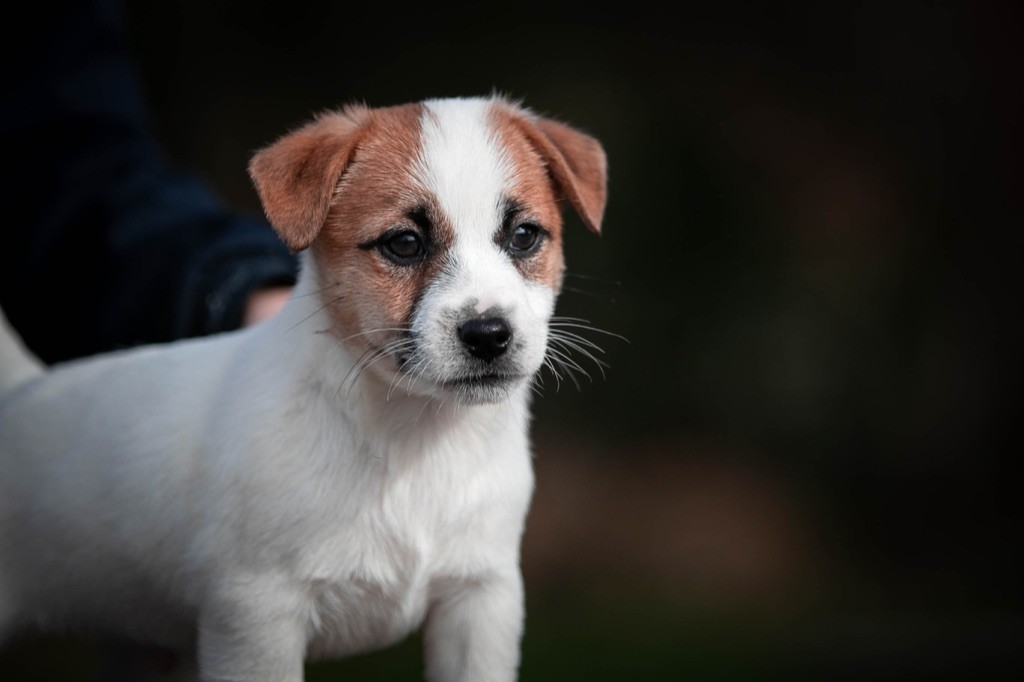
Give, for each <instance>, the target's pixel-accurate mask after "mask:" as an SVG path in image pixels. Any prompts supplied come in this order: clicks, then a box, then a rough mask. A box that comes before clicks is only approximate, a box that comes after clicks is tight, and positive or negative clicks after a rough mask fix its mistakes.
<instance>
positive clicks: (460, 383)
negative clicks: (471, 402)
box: [443, 373, 523, 389]
mask: <svg viewBox="0 0 1024 682" xmlns="http://www.w3.org/2000/svg"><path fill="white" fill-rule="evenodd" d="M522 378H523V377H522V376H521V375H518V374H498V373H488V374H474V375H471V376H465V377H458V378H457V379H449V380H447V381H445V382H443V386H444V387H445V388H451V389H458V388H491V387H501V386H508V385H510V384H512V383H515V382H516V381H519V380H520V379H522Z"/></svg>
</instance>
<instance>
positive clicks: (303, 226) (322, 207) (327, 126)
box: [249, 109, 362, 251]
mask: <svg viewBox="0 0 1024 682" xmlns="http://www.w3.org/2000/svg"><path fill="white" fill-rule="evenodd" d="M361 118H362V116H360V111H359V110H356V109H346V110H345V111H342V112H331V113H328V114H322V115H320V116H318V117H317V118H316V120H315V121H313V122H312V123H309V124H307V125H305V126H303V127H302V128H299V129H298V130H296V131H295V132H292V133H289V134H287V135H285V136H284V137H282V138H281V139H279V140H278V141H277V142H275V143H274V144H272V145H270V146H269V147H265V148H264V149H261V150H260V151H258V152H256V154H255V155H254V156H253V157H252V161H250V162H249V175H250V177H252V180H253V183H254V184H255V185H256V191H257V193H259V195H260V201H261V202H262V203H263V211H264V212H265V213H266V214H267V218H268V219H269V220H270V224H271V225H273V226H274V229H275V230H277V233H278V235H280V237H281V239H282V240H283V241H284V243H285V244H287V245H288V248H290V249H291V250H292V251H302V250H303V249H305V248H307V247H308V246H309V245H310V244H312V243H313V240H314V239H316V236H317V235H318V234H319V233H320V228H321V227H323V225H324V221H325V220H326V219H327V212H328V210H329V209H330V207H331V198H332V197H333V195H334V189H335V187H337V186H338V181H339V180H340V179H341V176H342V174H343V173H344V172H345V167H346V166H347V165H348V164H349V162H350V160H351V159H352V154H353V152H354V151H355V148H356V144H357V143H358V141H359V136H360V130H361V127H360V125H361V120H360V119H361Z"/></svg>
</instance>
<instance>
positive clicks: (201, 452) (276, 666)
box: [0, 99, 605, 682]
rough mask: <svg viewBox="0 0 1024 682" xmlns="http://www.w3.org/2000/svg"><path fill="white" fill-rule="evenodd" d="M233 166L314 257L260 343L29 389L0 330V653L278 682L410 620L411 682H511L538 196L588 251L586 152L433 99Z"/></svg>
mask: <svg viewBox="0 0 1024 682" xmlns="http://www.w3.org/2000/svg"><path fill="white" fill-rule="evenodd" d="M251 171H252V174H253V176H254V180H255V181H256V184H257V188H258V189H259V190H260V195H261V198H262V200H263V203H264V207H265V209H266V210H267V214H268V216H269V217H270V219H271V222H273V223H274V226H275V228H277V230H278V231H279V233H280V234H281V236H282V238H283V239H284V240H285V241H286V242H287V243H288V244H289V245H290V246H292V247H293V248H294V249H296V250H303V249H306V248H307V247H312V248H310V249H309V251H307V252H306V253H304V254H303V268H302V274H301V276H300V280H299V284H298V286H297V288H296V294H295V296H293V298H292V300H291V301H290V302H289V303H288V305H287V306H286V307H285V309H284V310H283V311H282V312H281V313H280V314H279V315H278V316H277V317H275V318H274V319H272V320H271V321H269V322H267V323H264V324H262V325H259V326H257V327H254V328H251V329H248V330H245V331H242V332H236V333H233V334H227V335H222V336H219V337H214V338H210V339H201V340H193V341H185V342H179V343H176V344H172V345H169V346H163V347H152V348H142V349H137V350H130V351H124V352H120V353H116V354H111V355H107V356H102V357H99V358H95V359H88V360H84V361H78V362H75V363H71V364H69V365H66V366H63V367H60V368H57V369H55V370H53V371H50V372H45V373H42V372H41V371H39V370H38V369H36V368H35V367H34V365H33V363H32V361H31V360H30V359H28V358H27V357H24V356H21V355H19V353H17V352H16V351H11V350H10V349H11V348H13V346H12V343H13V340H12V339H5V338H2V337H3V336H4V335H3V333H2V331H0V350H2V351H3V352H0V361H3V363H4V364H5V365H6V367H4V366H0V386H3V387H5V388H3V389H0V390H3V393H0V635H2V634H3V631H4V630H5V629H7V630H10V629H14V628H16V627H20V626H24V625H36V626H40V627H43V628H51V627H76V626H82V625H84V626H88V627H94V628H99V629H101V630H110V631H114V632H117V633H120V634H124V635H128V636H130V637H133V638H138V639H144V640H148V641H153V642H156V643H159V644H163V645H165V646H170V647H173V648H177V649H184V650H187V649H190V648H192V647H198V660H199V670H200V677H201V678H202V679H203V680H250V681H252V680H267V681H271V680H273V681H275V682H279V681H281V680H288V681H289V682H295V681H298V680H301V679H302V662H303V659H304V658H305V657H306V656H313V657H335V656H343V655H346V654H350V653H354V652H359V651H365V650H369V649H373V648H378V647H381V646H385V645H387V644H389V643H392V642H394V641H397V640H398V639H400V638H402V637H404V636H405V635H407V634H408V633H409V632H411V631H413V630H414V629H416V628H417V627H419V626H420V624H421V623H425V652H426V658H427V665H426V671H427V676H428V678H430V679H435V680H476V681H480V680H509V679H512V678H514V677H515V671H516V669H517V666H518V657H519V654H518V649H519V637H520V633H521V629H522V620H523V614H522V609H523V606H522V602H523V593H522V581H521V578H520V573H519V569H518V554H519V540H520V536H521V533H522V529H523V523H524V519H525V515H526V511H527V507H528V504H529V499H530V495H531V491H532V485H533V475H532V468H531V463H530V454H529V445H528V436H527V430H528V422H529V414H528V403H529V395H530V381H531V377H532V376H533V375H534V374H535V373H536V371H537V370H538V369H539V368H540V366H541V363H542V362H543V360H544V354H545V348H546V343H547V322H548V319H549V317H550V315H551V313H552V310H553V307H554V301H555V297H556V295H557V292H558V289H559V287H560V285H561V276H562V269H563V266H562V258H561V244H560V237H561V221H560V217H559V215H558V208H557V205H556V202H557V200H558V198H559V197H560V196H565V197H567V198H568V199H569V200H570V202H571V203H572V204H573V206H574V207H575V208H576V209H577V211H578V212H579V213H580V215H581V216H582V217H583V220H584V222H585V223H586V224H587V225H588V226H589V227H591V228H592V229H594V230H595V231H596V230H597V229H598V226H599V221H600V216H601V212H602V211H603V207H604V177H605V176H604V157H603V152H601V150H600V146H599V145H597V143H596V142H595V141H593V140H592V139H591V138H589V137H587V136H585V135H583V134H581V133H578V132H576V131H573V130H571V129H569V128H567V127H565V126H561V125H560V124H556V123H553V122H551V121H547V120H546V119H541V118H538V117H535V116H533V115H532V114H530V113H529V112H526V111H524V110H521V109H519V108H518V107H516V106H514V105H511V104H509V103H507V102H505V101H503V100H500V99H478V100H442V101H434V102H428V103H423V104H417V105H406V106H403V107H395V108H392V109H383V110H366V109H357V110H347V111H346V112H344V113H341V114H333V115H329V116H324V117H321V118H320V119H318V121H317V122H315V123H313V124H310V125H308V126H306V127H305V128H302V129H300V130H298V131H296V132H295V133H292V134H291V135H288V136H286V137H284V138H282V139H281V140H280V141H279V142H278V143H276V144H275V145H272V146H271V147H269V148H267V149H266V150H264V151H262V152H260V154H258V155H257V156H256V158H255V159H254V162H253V165H252V167H251ZM5 346H6V349H5ZM5 382H6V383H5Z"/></svg>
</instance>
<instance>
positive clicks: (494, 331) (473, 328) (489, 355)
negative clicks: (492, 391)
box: [459, 317, 512, 362]
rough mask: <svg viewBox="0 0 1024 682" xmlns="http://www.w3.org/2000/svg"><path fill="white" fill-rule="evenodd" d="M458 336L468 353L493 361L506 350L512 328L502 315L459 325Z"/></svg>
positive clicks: (510, 338) (486, 360)
mask: <svg viewBox="0 0 1024 682" xmlns="http://www.w3.org/2000/svg"><path fill="white" fill-rule="evenodd" d="M459 338H460V339H462V344H463V345H464V346H465V347H466V350H468V351H469V353H470V355H472V356H474V357H477V358H480V359H481V360H484V361H485V362H493V361H494V360H495V359H496V358H499V357H501V356H502V355H504V354H505V351H506V350H508V344H509V341H511V340H512V328H511V327H509V326H508V322H506V321H505V319H504V318H502V317H488V318H486V319H481V320H470V321H469V322H466V323H465V324H463V325H462V326H461V327H459Z"/></svg>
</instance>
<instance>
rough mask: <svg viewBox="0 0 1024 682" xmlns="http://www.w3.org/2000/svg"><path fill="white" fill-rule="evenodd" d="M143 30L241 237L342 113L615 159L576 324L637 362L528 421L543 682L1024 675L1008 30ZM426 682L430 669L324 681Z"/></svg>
mask: <svg viewBox="0 0 1024 682" xmlns="http://www.w3.org/2000/svg"><path fill="white" fill-rule="evenodd" d="M126 16H127V21H128V25H129V31H130V37H131V40H132V48H133V50H134V53H135V55H136V56H137V59H138V68H139V72H140V75H141V79H142V82H143V84H144V87H145V94H146V99H147V105H148V107H149V112H150V115H151V121H152V125H153V127H154V130H155V132H156V134H157V136H158V138H159V139H160V141H161V143H162V144H163V147H164V150H165V152H166V154H167V155H168V157H169V158H170V159H171V160H172V161H173V163H174V164H175V165H176V166H178V167H179V168H182V169H186V170H189V171H192V172H195V173H197V174H199V175H200V176H201V177H203V178H204V179H205V180H207V181H208V182H209V183H210V184H211V185H212V186H213V187H214V188H216V190H217V191H218V193H219V194H220V196H221V197H222V198H224V199H225V200H226V201H227V202H229V203H231V204H233V205H235V206H238V207H239V208H240V209H241V210H245V211H250V212H253V213H256V212H258V211H259V205H258V201H257V198H256V195H255V193H254V191H253V190H252V189H251V187H250V184H249V180H248V178H247V176H246V173H245V167H246V163H247V160H248V158H249V156H250V154H251V153H252V151H253V150H254V149H256V148H258V147H259V146H261V145H264V144H266V143H268V142H269V141H271V140H272V139H274V138H276V137H277V136H278V135H280V134H282V133H283V132H284V131H286V130H287V129H289V128H291V127H294V126H296V125H298V124H299V123H301V122H302V121H304V120H305V119H306V118H307V117H308V116H309V115H310V114H311V113H312V112H315V111H318V110H322V109H325V108H330V107H335V106H339V105H341V104H344V103H347V102H351V101H365V102H367V103H369V104H371V105H390V104H397V103H401V102H405V101H411V100H417V99H421V98H424V97H438V96H456V95H479V94H488V93H490V92H491V91H492V90H498V91H501V92H505V93H508V94H510V95H511V96H513V97H516V98H522V99H523V100H524V102H525V104H526V105H528V106H530V107H532V108H533V109H535V110H536V111H538V112H540V113H546V114H550V115H553V116H556V117H558V118H561V119H563V120H565V121H567V122H569V123H572V124H574V125H576V126H578V127H580V128H583V129H585V130H587V131H589V132H590V133H592V134H594V135H595V136H596V137H598V138H599V139H601V140H602V141H603V143H604V145H605V147H606V150H607V152H608V156H609V160H610V171H611V177H610V203H609V206H608V212H607V215H606V220H605V234H604V236H603V237H602V238H600V239H597V238H594V237H593V236H591V235H589V234H587V233H586V232H585V231H584V230H583V229H582V228H581V227H580V226H579V224H578V222H577V221H576V220H575V219H574V218H571V219H570V225H569V229H568V232H567V250H568V252H567V260H568V265H569V273H570V274H569V277H568V279H567V280H566V290H565V292H564V293H563V296H562V298H561V300H560V303H559V313H560V314H562V315H572V316H577V317H581V318H585V319H588V320H590V321H591V322H593V323H594V324H595V325H597V326H599V327H601V328H603V329H606V330H610V331H612V332H615V333H617V334H621V335H623V336H625V337H627V338H628V340H629V343H625V342H623V341H620V340H618V339H616V338H614V337H609V336H603V335H600V334H597V333H591V334H590V335H589V336H590V337H591V338H592V339H593V340H594V341H597V342H598V343H600V344H601V345H602V346H603V347H604V348H605V350H606V351H607V357H606V359H607V361H608V362H609V363H610V365H611V368H610V370H608V372H607V378H606V379H602V378H601V377H600V372H599V371H595V370H596V369H597V368H596V367H594V366H593V365H589V366H587V368H588V371H590V373H591V374H592V375H594V377H595V380H594V381H593V382H590V381H588V380H587V379H586V378H585V377H584V378H583V381H582V390H580V391H577V390H576V388H575V387H574V386H572V384H571V383H568V384H567V383H566V382H563V385H562V386H561V388H560V389H559V390H558V391H556V390H555V384H554V382H553V380H552V378H551V377H548V378H547V379H546V380H545V383H546V391H545V395H544V397H543V398H542V399H540V400H539V401H538V403H537V406H536V415H537V417H536V425H535V443H536V453H537V457H536V468H537V475H538V484H537V492H536V496H535V502H534V507H533V510H532V513H531V516H530V518H529V521H528V525H527V531H526V536H525V540H524V548H523V554H524V557H523V564H524V571H525V575H526V580H527V593H528V597H527V602H528V605H527V627H526V636H525V640H524V648H523V666H522V679H523V680H525V681H541V680H584V679H585V680H605V679H607V680H612V679H615V680H620V679H682V678H684V677H689V678H693V679H760V678H764V677H774V676H777V675H779V674H786V675H790V676H798V675H801V674H806V675H808V676H814V677H819V678H820V677H828V678H830V679H831V678H835V677H859V678H863V677H868V678H869V679H879V678H895V677H903V678H907V677H910V676H913V675H918V674H921V675H929V676H943V675H957V676H968V675H970V677H971V678H972V679H992V678H997V677H1014V676H1016V675H1019V674H1020V673H1022V672H1024V659H1022V648H1024V611H1022V606H1024V600H1022V596H1024V595H1022V589H1021V580H1022V568H1024V565H1022V563H1024V562H1022V560H1021V558H1020V556H1021V553H1020V547H1021V539H1022V538H1021V521H1022V514H1021V512H1022V504H1021V498H1020V495H1019V494H1018V480H1019V479H1018V478H1017V476H1016V475H1014V474H1012V473H1011V469H1012V463H1011V462H1012V459H1011V458H1014V459H1015V458H1016V457H1017V456H1018V455H1019V453H1020V452H1021V450H1022V449H1021V443H1020V436H1019V433H1018V429H1017V424H1016V421H1017V416H1018V411H1017V410H1018V408H1014V407H1013V405H1014V404H1015V403H1016V399H1015V398H1014V395H1016V394H1017V393H1018V381H1019V378H1020V360H1019V354H1020V352H1021V350H1022V345H1021V334H1020V325H1019V322H1018V318H1019V316H1020V307H1019V304H1018V301H1017V294H1016V293H1015V291H1016V287H1015V286H1014V285H1013V282H1014V281H1016V280H1017V266H1018V261H1019V260H1020V258H1021V256H1022V250H1021V237H1020V228H1021V225H1022V224H1024V223H1022V220H1021V218H1022V210H1021V209H1022V201H1021V192H1020V180H1021V172H1020V171H1021V160H1020V159H1021V152H1022V151H1024V150H1022V145H1021V137H1022V134H1021V130H1022V124H1021V122H1022V121H1024V111H1022V106H1021V83H1022V74H1024V69H1022V67H1024V51H1022V46H1021V43H1022V38H1024V30H1022V29H1024V10H1022V7H1021V5H1020V4H1019V3H1016V2H1006V3H987V2H983V3H959V4H953V3H937V2H931V3H921V2H907V3H881V2H880V3H867V4H862V3H855V4H852V3H808V4H806V5H796V4H786V5H775V4H771V3H740V2H717V3H707V4H702V5H701V6H699V7H683V6H679V7H675V8H673V9H672V10H671V11H668V10H656V9H652V8H648V7H645V6H643V5H642V4H638V3H633V2H631V3H627V4H625V5H617V4H613V5H610V6H608V8H607V9H604V10H602V9H598V7H597V6H596V4H594V3H591V4H589V5H584V4H573V3H559V2H519V3H516V4H514V5H512V4H508V3H471V4H466V5H464V6H461V7H459V6H447V7H446V8H445V9H443V10H442V9H439V8H437V7H433V6H430V7H427V6H420V5H417V8H415V9H411V8H408V7H401V6H397V5H393V4H391V3H343V2H305V3H303V2H292V3H284V4H278V5H276V6H274V7H272V8H264V7H262V6H261V5H259V3H255V4H254V3H252V2H234V1H232V2H220V3H209V2H200V1H191V2H164V3H150V2H142V1H139V0H132V1H130V2H128V3H127V4H126ZM581 364H584V365H586V364H587V363H586V362H583V361H581ZM101 658H102V656H101V655H100V654H98V653H97V652H96V651H95V650H94V649H93V648H92V645H89V644H82V643H78V642H65V641H54V640H24V641H22V642H20V643H19V644H18V645H17V646H16V647H14V648H13V649H12V650H11V651H8V652H7V653H6V654H4V655H3V657H2V658H0V677H3V678H4V679H40V680H49V679H54V680H56V679H95V676H96V674H97V673H96V672H95V671H96V670H99V669H100V666H101V663H100V660H101ZM69 666H70V667H73V668H74V669H75V670H77V673H75V675H77V676H73V675H72V674H71V673H69V672H67V668H68V667H69ZM5 671H9V672H5ZM421 671H422V668H421V664H420V661H419V644H418V642H416V641H415V638H414V639H413V640H410V641H409V642H408V643H406V644H403V645H400V646H399V647H397V648H395V649H391V650H388V651H385V652H381V653H378V654H373V655H371V656H365V657H361V658H358V659H353V660H349V661H343V662H339V663H320V664H311V665H310V666H309V667H308V679H310V680H314V681H316V680H329V679H351V678H356V679H379V680H391V679H396V680H398V679H403V680H409V679H417V678H419V677H420V676H421V674H422V672H421ZM8 674H13V675H14V677H11V678H8V677H7V675H8ZM19 676H20V677H19Z"/></svg>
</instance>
